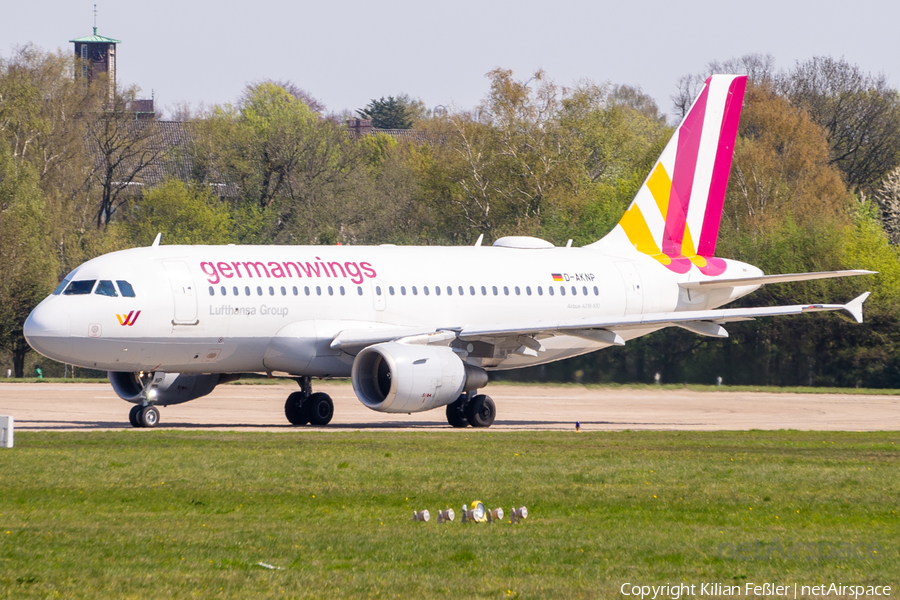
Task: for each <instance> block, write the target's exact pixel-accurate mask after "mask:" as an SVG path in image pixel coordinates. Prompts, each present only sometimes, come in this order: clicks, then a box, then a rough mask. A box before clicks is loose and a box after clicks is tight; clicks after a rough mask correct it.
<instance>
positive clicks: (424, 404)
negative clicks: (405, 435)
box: [351, 342, 488, 413]
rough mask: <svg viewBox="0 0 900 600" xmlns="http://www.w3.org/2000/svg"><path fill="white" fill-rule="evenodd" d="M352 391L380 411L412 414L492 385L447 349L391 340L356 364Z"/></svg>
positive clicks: (481, 372) (368, 351) (362, 355)
mask: <svg viewBox="0 0 900 600" xmlns="http://www.w3.org/2000/svg"><path fill="white" fill-rule="evenodd" d="M351 377H352V379H353V391H354V392H356V397H357V398H359V400H360V402H362V403H363V404H365V405H366V406H367V407H369V408H371V409H372V410H377V411H379V412H395V413H401V412H405V413H411V412H421V411H423V410H431V409H432V408H437V407H439V406H445V405H447V404H450V403H451V402H454V401H455V400H456V399H457V398H459V396H460V394H462V393H463V392H467V391H470V390H475V389H478V388H480V387H484V386H485V385H487V381H488V376H487V372H486V371H485V370H484V369H480V368H478V367H473V366H472V365H467V364H465V363H464V362H463V361H462V360H460V358H459V357H458V356H457V355H456V354H454V352H453V350H451V349H450V348H447V347H446V346H425V345H417V344H400V343H397V342H387V343H384V344H376V345H374V346H369V347H368V348H366V349H364V350H363V351H362V352H360V353H359V354H358V355H357V356H356V360H354V361H353V373H352V375H351Z"/></svg>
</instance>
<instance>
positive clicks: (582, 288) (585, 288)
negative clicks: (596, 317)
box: [581, 285, 588, 296]
mask: <svg viewBox="0 0 900 600" xmlns="http://www.w3.org/2000/svg"><path fill="white" fill-rule="evenodd" d="M581 291H582V293H584V295H585V296H587V295H588V293H587V286H586V285H585V286H582V287H581Z"/></svg>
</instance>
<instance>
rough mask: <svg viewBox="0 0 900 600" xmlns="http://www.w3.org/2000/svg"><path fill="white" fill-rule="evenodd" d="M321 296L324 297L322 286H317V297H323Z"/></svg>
mask: <svg viewBox="0 0 900 600" xmlns="http://www.w3.org/2000/svg"><path fill="white" fill-rule="evenodd" d="M321 295H322V286H320V285H317V286H316V296H321Z"/></svg>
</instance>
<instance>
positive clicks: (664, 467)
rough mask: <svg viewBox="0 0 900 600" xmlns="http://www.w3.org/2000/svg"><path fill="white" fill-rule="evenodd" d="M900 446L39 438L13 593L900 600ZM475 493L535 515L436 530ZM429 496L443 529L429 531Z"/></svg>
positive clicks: (22, 468) (27, 452)
mask: <svg viewBox="0 0 900 600" xmlns="http://www.w3.org/2000/svg"><path fill="white" fill-rule="evenodd" d="M898 451H900V434H898V433H893V432H892V433H845V432H828V433H821V432H820V433H816V432H796V431H776V432H762V431H751V432H725V433H722V432H710V433H696V432H628V431H625V432H616V433H580V434H576V433H574V432H566V433H560V432H550V433H526V432H496V433H493V432H490V431H472V430H467V431H462V430H461V431H450V432H440V433H434V432H412V433H386V432H372V433H368V432H328V433H321V432H309V431H305V432H296V433H211V432H173V431H164V430H162V431H153V430H149V431H148V430H140V431H137V430H136V431H125V432H91V433H34V432H31V433H29V432H19V433H17V436H16V447H15V448H13V449H11V450H0V597H3V598H55V597H65V598H151V597H166V598H217V597H228V598H246V597H254V598H256V597H285V598H305V597H315V598H370V597H372V598H398V597H399V598H433V597H436V598H507V597H518V598H613V597H622V596H620V594H619V588H620V586H621V585H622V584H623V583H626V582H631V583H634V584H653V583H656V584H659V583H681V582H686V583H688V584H690V583H693V584H698V585H699V584H700V583H705V582H720V583H725V584H739V585H743V584H744V583H745V582H760V583H762V582H767V581H768V582H777V583H782V584H793V583H794V582H797V583H799V584H801V585H813V584H819V583H821V582H825V583H829V582H831V581H834V582H835V583H837V582H843V583H844V584H850V583H859V584H862V583H870V584H877V585H893V586H894V588H893V589H894V593H893V595H895V596H896V595H897V591H898V588H897V587H896V586H897V585H898V583H900V555H898V546H900V544H898V542H900V478H898V474H900V469H898V467H900V455H898ZM473 500H482V501H484V502H485V503H486V504H487V505H488V506H489V507H491V508H493V507H496V506H502V507H503V508H504V509H506V510H507V511H508V510H509V508H511V507H512V506H513V505H516V506H518V505H523V504H524V505H525V506H527V507H528V509H529V511H530V516H529V519H528V520H527V521H526V522H524V523H522V524H517V525H511V524H509V523H507V522H504V523H497V522H495V523H490V524H477V525H473V524H468V525H462V524H461V523H460V522H459V520H458V519H457V521H456V522H453V523H445V524H442V525H438V524H437V522H436V521H435V520H434V518H436V516H437V511H438V509H442V508H447V507H452V508H453V509H454V510H456V511H457V513H459V511H460V508H461V505H462V504H463V503H464V502H469V503H471V501H473ZM421 508H428V509H429V510H430V511H431V513H432V515H433V519H432V521H431V522H429V523H413V522H412V512H413V510H417V509H421ZM776 540H777V542H776ZM772 543H777V544H781V545H782V547H784V548H785V552H787V556H784V557H782V556H780V555H779V554H778V552H777V551H776V552H771V547H770V546H768V545H769V544H772ZM741 544H745V545H744V546H740V545H741ZM799 544H803V548H804V549H805V550H804V551H803V552H801V553H799V554H798V555H791V554H790V550H789V548H791V547H793V548H799V547H800V546H799ZM808 544H815V546H813V547H814V548H816V549H817V550H816V552H820V556H819V557H818V558H816V556H815V555H814V554H811V553H810V552H812V551H811V550H809V547H808V546H807V545H808ZM829 544H830V545H831V546H832V547H833V548H835V549H836V550H835V551H834V552H838V551H840V548H841V544H865V545H867V546H865V549H863V550H858V551H857V556H854V557H853V558H849V557H847V556H842V557H829V556H827V554H828V551H827V548H828V547H829ZM875 544H877V546H875ZM730 545H731V546H734V547H735V548H736V549H737V551H738V553H739V556H738V557H737V558H732V557H731V555H730V554H729V553H730V550H729V548H730V547H731V546H730ZM720 548H724V551H723V552H724V558H720V556H719V554H720ZM766 548H770V555H769V556H768V557H766V556H765V549H766ZM819 548H821V549H822V550H821V551H820V550H818V549H819ZM857 548H861V546H857ZM878 548H880V550H879V549H878ZM760 549H762V550H760ZM873 550H876V551H877V554H875V553H873V552H872V551H873ZM741 553H742V554H741ZM754 554H757V555H758V556H754ZM260 562H262V563H266V564H269V565H272V566H275V567H279V568H278V569H276V570H272V569H267V568H264V567H262V566H259V565H258V563H260Z"/></svg>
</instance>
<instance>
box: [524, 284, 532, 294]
mask: <svg viewBox="0 0 900 600" xmlns="http://www.w3.org/2000/svg"><path fill="white" fill-rule="evenodd" d="M525 293H526V294H528V295H529V296H530V295H531V286H530V285H526V286H525Z"/></svg>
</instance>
